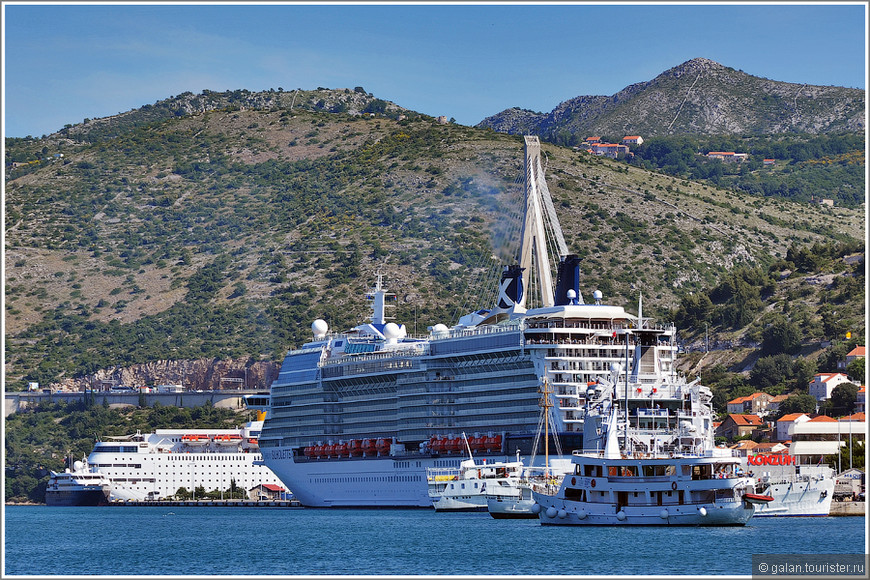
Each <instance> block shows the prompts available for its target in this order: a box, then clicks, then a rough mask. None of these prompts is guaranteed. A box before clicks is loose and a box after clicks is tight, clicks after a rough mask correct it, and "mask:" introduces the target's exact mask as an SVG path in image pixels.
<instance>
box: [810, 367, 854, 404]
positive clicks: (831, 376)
mask: <svg viewBox="0 0 870 580" xmlns="http://www.w3.org/2000/svg"><path fill="white" fill-rule="evenodd" d="M848 382H849V377H847V376H846V375H844V374H843V373H819V374H817V375H816V376H815V377H814V378H813V380H812V382H811V383H810V395H812V396H813V397H815V398H816V400H817V401H819V402H820V403H821V402H822V401H826V400H828V399H830V398H831V391H833V390H834V387H836V386H837V385H841V384H843V383H848Z"/></svg>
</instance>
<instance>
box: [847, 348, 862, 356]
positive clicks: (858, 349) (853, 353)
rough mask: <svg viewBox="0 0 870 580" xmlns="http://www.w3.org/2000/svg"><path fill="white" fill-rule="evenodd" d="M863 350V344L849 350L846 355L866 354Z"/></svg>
mask: <svg viewBox="0 0 870 580" xmlns="http://www.w3.org/2000/svg"><path fill="white" fill-rule="evenodd" d="M864 351H865V349H864V347H863V346H856V347H855V348H853V349H852V350H851V351H849V354H847V355H846V356H867V355H866V354H864Z"/></svg>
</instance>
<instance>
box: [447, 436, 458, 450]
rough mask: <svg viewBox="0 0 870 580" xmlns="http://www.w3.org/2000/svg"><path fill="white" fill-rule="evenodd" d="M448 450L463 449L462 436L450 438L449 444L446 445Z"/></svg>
mask: <svg viewBox="0 0 870 580" xmlns="http://www.w3.org/2000/svg"><path fill="white" fill-rule="evenodd" d="M445 449H446V450H447V451H461V450H462V437H457V438H456V439H448V440H447V445H446V446H445Z"/></svg>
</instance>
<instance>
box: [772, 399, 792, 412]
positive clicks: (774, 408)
mask: <svg viewBox="0 0 870 580" xmlns="http://www.w3.org/2000/svg"><path fill="white" fill-rule="evenodd" d="M788 398H789V395H777V396H775V397H773V398H772V399H770V401H769V402H768V403H767V410H768V411H769V412H771V413H776V412H777V411H779V406H780V404H781V403H782V402H783V401H785V400H786V399H788Z"/></svg>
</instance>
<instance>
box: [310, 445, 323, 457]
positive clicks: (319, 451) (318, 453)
mask: <svg viewBox="0 0 870 580" xmlns="http://www.w3.org/2000/svg"><path fill="white" fill-rule="evenodd" d="M311 451H312V452H313V454H314V457H321V456H322V455H323V445H320V444H317V445H315V446H314V448H313V449H312V450H311Z"/></svg>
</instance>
